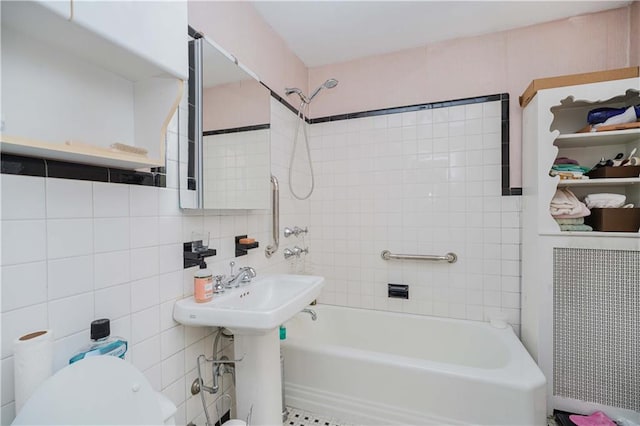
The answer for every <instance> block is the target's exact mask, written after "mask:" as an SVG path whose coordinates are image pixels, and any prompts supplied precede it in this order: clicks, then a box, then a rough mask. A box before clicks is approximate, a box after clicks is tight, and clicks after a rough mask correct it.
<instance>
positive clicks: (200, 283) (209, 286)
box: [193, 260, 213, 303]
mask: <svg viewBox="0 0 640 426" xmlns="http://www.w3.org/2000/svg"><path fill="white" fill-rule="evenodd" d="M193 298H194V299H195V300H196V302H198V303H205V302H208V301H210V300H211V299H213V274H212V273H211V271H209V270H208V269H207V263H206V262H205V261H204V260H203V261H202V263H200V269H198V270H197V271H196V273H195V274H193Z"/></svg>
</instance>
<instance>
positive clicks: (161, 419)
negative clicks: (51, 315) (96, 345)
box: [12, 356, 176, 425]
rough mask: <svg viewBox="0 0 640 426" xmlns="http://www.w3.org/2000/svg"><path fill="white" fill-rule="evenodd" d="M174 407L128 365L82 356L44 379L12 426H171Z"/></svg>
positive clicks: (102, 357)
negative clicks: (79, 359)
mask: <svg viewBox="0 0 640 426" xmlns="http://www.w3.org/2000/svg"><path fill="white" fill-rule="evenodd" d="M175 412H176V406H175V405H174V404H173V403H172V402H171V401H170V400H169V399H168V398H167V397H165V396H164V395H162V394H161V393H159V392H156V391H155V390H154V389H153V388H152V387H151V385H150V384H149V382H148V381H147V379H146V377H145V376H144V375H143V374H142V373H141V372H140V371H138V370H137V369H136V368H135V367H134V366H133V365H131V364H130V363H129V362H127V361H124V360H122V359H120V358H117V357H113V356H94V357H88V358H85V359H83V360H81V361H78V362H76V363H73V364H71V365H68V366H66V367H65V368H63V369H61V370H60V371H58V372H57V373H56V374H54V375H53V376H51V377H50V378H48V379H47V380H45V381H44V383H42V385H41V386H40V387H39V388H38V389H37V390H36V391H35V392H34V393H33V395H31V397H30V398H29V400H28V401H27V402H26V403H25V404H24V406H23V407H22V410H20V412H19V413H18V415H17V416H16V418H15V420H14V421H13V423H12V424H14V425H37V424H40V425H174V424H175V418H174V416H175Z"/></svg>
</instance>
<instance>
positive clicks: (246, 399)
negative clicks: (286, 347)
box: [234, 328, 282, 426]
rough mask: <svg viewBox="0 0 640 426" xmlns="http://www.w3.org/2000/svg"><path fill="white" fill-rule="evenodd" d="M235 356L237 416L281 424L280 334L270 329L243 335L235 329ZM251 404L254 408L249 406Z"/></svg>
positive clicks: (263, 422) (258, 422) (257, 423)
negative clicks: (236, 359)
mask: <svg viewBox="0 0 640 426" xmlns="http://www.w3.org/2000/svg"><path fill="white" fill-rule="evenodd" d="M234 351H235V356H236V358H240V357H242V356H244V358H243V359H242V361H240V362H237V363H236V408H237V410H236V411H237V417H238V418H239V419H242V420H246V419H247V416H248V415H249V412H250V411H251V419H250V424H251V425H252V426H253V425H255V426H260V425H281V424H282V396H281V395H282V384H281V383H280V334H279V330H278V329H277V328H276V329H272V330H269V331H267V332H266V333H264V334H242V332H241V331H240V332H238V331H237V330H234ZM252 406H253V409H252V408H251V407H252Z"/></svg>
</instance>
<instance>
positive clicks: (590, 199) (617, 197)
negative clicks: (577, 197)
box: [584, 193, 627, 209]
mask: <svg viewBox="0 0 640 426" xmlns="http://www.w3.org/2000/svg"><path fill="white" fill-rule="evenodd" d="M626 201H627V197H625V196H624V195H622V194H606V193H601V194H589V195H587V196H586V197H585V198H584V202H585V204H586V205H587V207H588V208H590V209H592V208H598V209H603V208H619V207H622V206H624V203H625V202H626Z"/></svg>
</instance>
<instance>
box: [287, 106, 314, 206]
mask: <svg viewBox="0 0 640 426" xmlns="http://www.w3.org/2000/svg"><path fill="white" fill-rule="evenodd" d="M305 109H306V110H307V111H308V109H309V104H307V103H306V102H304V101H302V102H300V108H299V109H298V116H297V117H298V120H297V121H298V122H297V124H296V135H295V136H294V138H293V150H292V151H291V159H290V160H289V191H290V192H291V195H293V196H294V197H295V198H296V199H298V200H306V199H307V198H309V197H310V196H311V194H312V193H313V189H314V187H315V178H314V176H313V163H312V161H311V149H310V148H309V135H308V134H307V126H306V125H305V124H306V123H304V112H305ZM301 122H303V123H304V124H303V126H302V134H303V135H304V141H305V145H306V147H307V159H308V160H309V171H310V172H311V188H310V189H309V192H308V193H307V194H306V195H304V196H300V195H298V194H296V193H295V191H294V190H293V159H294V157H295V156H296V148H297V146H298V133H299V132H300V123H301Z"/></svg>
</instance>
